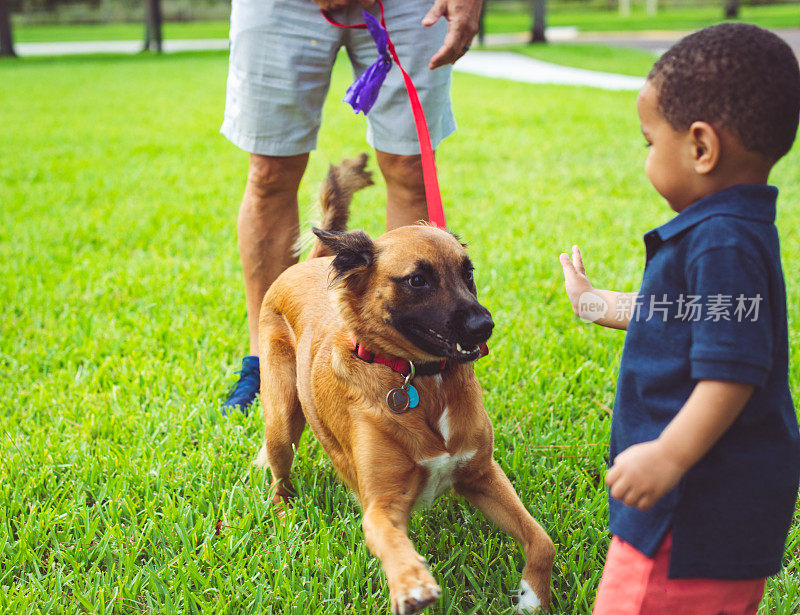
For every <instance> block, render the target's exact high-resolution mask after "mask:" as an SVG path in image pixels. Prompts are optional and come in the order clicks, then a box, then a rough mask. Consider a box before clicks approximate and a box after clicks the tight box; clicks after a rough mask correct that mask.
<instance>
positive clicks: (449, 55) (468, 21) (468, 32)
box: [422, 0, 483, 70]
mask: <svg viewBox="0 0 800 615" xmlns="http://www.w3.org/2000/svg"><path fill="white" fill-rule="evenodd" d="M482 4H483V0H436V2H434V3H433V7H432V8H431V10H430V11H428V14H427V15H425V17H424V18H423V20H422V25H423V26H428V27H430V26H432V25H433V24H435V23H436V22H437V21H439V18H441V17H444V18H445V19H446V20H447V23H448V26H447V35H446V36H445V38H444V45H442V47H441V48H440V49H439V51H437V52H436V53H435V54H433V57H432V58H431V61H430V64H429V65H428V67H429V68H430V69H431V70H433V69H434V68H439V67H440V66H444V65H445V64H453V63H454V62H455V61H456V60H458V59H459V58H460V57H461V56H463V55H464V54H465V53H467V50H468V49H469V46H470V43H472V39H473V37H474V36H475V34H476V33H477V32H478V24H479V22H480V16H481V5H482Z"/></svg>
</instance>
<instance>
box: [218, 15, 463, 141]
mask: <svg viewBox="0 0 800 615" xmlns="http://www.w3.org/2000/svg"><path fill="white" fill-rule="evenodd" d="M384 5H385V11H386V25H387V28H388V30H389V36H390V37H391V39H392V42H393V43H394V45H395V47H396V49H397V53H398V55H399V56H400V61H401V62H402V63H403V67H404V68H405V69H406V71H408V73H409V75H411V78H412V79H413V80H414V84H415V85H416V87H417V90H418V92H419V97H420V100H421V101H422V106H423V108H424V110H425V116H426V118H427V120H428V129H429V130H430V134H431V141H432V144H433V147H434V148H436V147H437V146H438V145H439V143H441V141H442V140H444V139H445V138H446V137H447V136H449V135H450V134H451V133H452V132H453V131H454V130H455V129H456V124H455V119H454V117H453V112H452V108H451V105H450V81H451V67H450V66H444V67H441V68H437V69H436V70H433V71H431V70H430V69H429V68H428V62H429V61H430V58H431V56H433V54H434V53H435V52H436V51H437V50H438V49H439V47H441V45H442V43H443V41H444V36H445V34H446V32H447V22H446V21H445V20H444V19H440V21H439V22H438V23H437V24H436V25H435V26H432V27H430V28H425V27H424V26H422V25H421V21H422V18H423V17H424V16H425V14H426V13H427V11H428V10H430V7H431V6H432V0H384ZM361 10H362V9H361V5H359V4H358V3H354V6H350V7H348V8H346V9H342V10H340V11H336V12H335V13H333V15H332V17H334V18H335V19H336V20H337V21H339V22H340V23H361V22H363V21H364V19H363V17H362V16H361ZM372 12H373V13H374V14H376V15H378V14H379V9H378V6H377V5H376V6H375V7H373V10H372ZM230 39H231V52H230V65H229V70H228V88H227V98H226V102H225V119H224V121H223V123H222V128H221V129H220V132H221V133H222V134H223V135H225V136H226V137H227V138H228V139H230V140H231V141H232V142H233V143H234V144H235V145H236V146H238V147H240V148H241V149H243V150H245V151H247V152H250V153H254V154H263V155H265V156H292V155H295V154H303V153H306V152H310V151H311V150H313V149H314V148H315V147H316V144H317V132H318V131H319V127H320V123H321V119H322V105H323V102H324V100H325V96H326V94H327V93H328V86H329V85H330V76H331V69H332V67H333V63H334V61H335V60H336V55H337V53H338V51H339V49H340V48H341V47H345V48H346V49H347V54H348V56H349V58H350V62H351V64H352V67H353V73H354V76H357V75H359V74H361V72H362V71H364V70H365V69H366V68H367V67H368V66H369V65H370V64H372V63H373V62H374V61H375V60H376V59H377V58H378V52H377V49H376V47H375V43H374V41H373V40H372V37H371V36H370V35H369V32H367V31H366V30H360V29H352V28H338V27H336V26H333V25H331V24H329V23H328V22H327V21H325V18H324V17H323V16H322V15H321V14H320V11H319V7H318V5H317V4H316V3H315V2H313V0H233V6H232V11H231V31H230ZM344 94H345V92H344V91H342V92H337V93H336V95H337V96H341V97H344ZM342 104H343V105H344V104H346V103H344V102H343V103H342ZM367 141H368V143H369V144H370V145H371V146H372V147H374V148H376V149H378V150H381V151H384V152H388V153H390V154H402V155H411V154H419V143H418V141H417V133H416V131H415V129H414V120H413V117H412V115H411V106H410V103H409V101H408V95H407V94H406V89H405V85H404V84H403V79H402V75H401V74H400V70H399V69H398V68H397V67H396V66H392V68H391V70H390V71H389V74H388V75H387V77H386V81H385V82H384V84H383V87H381V90H380V94H379V95H378V99H377V101H376V102H375V106H374V107H372V110H371V111H370V112H369V115H368V116H367Z"/></svg>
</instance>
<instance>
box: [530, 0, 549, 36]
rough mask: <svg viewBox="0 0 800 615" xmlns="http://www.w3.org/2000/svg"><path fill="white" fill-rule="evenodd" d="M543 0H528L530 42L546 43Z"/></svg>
mask: <svg viewBox="0 0 800 615" xmlns="http://www.w3.org/2000/svg"><path fill="white" fill-rule="evenodd" d="M544 4H545V0H530V5H531V14H532V15H533V26H532V27H531V41H530V42H531V43H546V42H547V39H546V38H545V35H544V28H545V6H544Z"/></svg>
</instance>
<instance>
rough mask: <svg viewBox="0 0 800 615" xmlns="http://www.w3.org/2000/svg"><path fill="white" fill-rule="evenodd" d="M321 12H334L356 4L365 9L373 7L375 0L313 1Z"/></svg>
mask: <svg viewBox="0 0 800 615" xmlns="http://www.w3.org/2000/svg"><path fill="white" fill-rule="evenodd" d="M314 2H316V3H317V4H318V5H319V7H320V8H321V9H322V10H323V11H335V10H337V9H343V8H344V7H346V6H349V5H351V4H354V3H355V2H357V3H358V4H360V5H361V6H363V7H364V8H365V9H369V8H372V7H373V6H375V0H314Z"/></svg>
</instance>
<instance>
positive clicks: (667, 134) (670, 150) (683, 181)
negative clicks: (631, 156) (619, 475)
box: [636, 81, 697, 212]
mask: <svg viewBox="0 0 800 615" xmlns="http://www.w3.org/2000/svg"><path fill="white" fill-rule="evenodd" d="M636 107H637V109H638V111H639V121H640V122H641V127H642V134H644V138H645V140H646V141H647V144H648V148H649V149H648V154H647V162H645V165H644V170H645V173H647V177H648V179H649V180H650V183H652V184H653V187H654V188H655V189H656V190H657V191H658V193H659V194H660V195H661V196H663V197H664V198H665V199H666V200H667V203H669V206H670V207H671V208H672V209H673V210H675V211H677V212H680V211H683V210H684V209H686V208H687V207H689V205H691V204H692V203H694V201H695V200H697V199H696V194H695V186H694V182H693V179H694V177H695V173H694V168H693V156H692V142H691V138H690V134H689V131H688V130H687V131H685V132H679V131H676V130H675V129H674V128H673V127H672V126H670V125H669V123H668V122H667V120H666V119H665V118H664V117H663V116H662V115H661V112H660V111H659V110H658V90H657V89H656V87H655V86H654V85H653V84H652V83H651V82H650V81H646V82H645V84H644V86H643V87H642V89H641V90H640V91H639V97H638V98H637V100H636Z"/></svg>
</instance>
